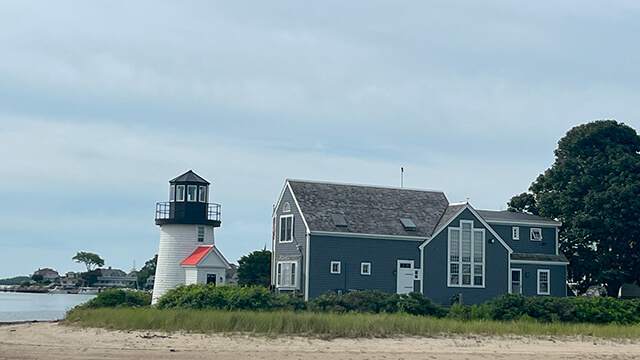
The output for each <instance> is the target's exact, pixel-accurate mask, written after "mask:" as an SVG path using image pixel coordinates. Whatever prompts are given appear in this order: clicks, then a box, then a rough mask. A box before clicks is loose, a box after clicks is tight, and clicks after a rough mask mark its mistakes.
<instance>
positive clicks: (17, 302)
mask: <svg viewBox="0 0 640 360" xmlns="http://www.w3.org/2000/svg"><path fill="white" fill-rule="evenodd" d="M94 297H95V295H78V294H31V293H16V292H0V323H2V322H13V321H34V320H37V321H51V320H60V319H62V318H64V316H65V314H66V313H67V311H68V310H70V309H71V308H73V307H74V306H76V305H79V304H82V303H83V302H86V301H88V300H90V299H92V298H94Z"/></svg>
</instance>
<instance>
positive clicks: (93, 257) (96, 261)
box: [71, 251, 104, 272]
mask: <svg viewBox="0 0 640 360" xmlns="http://www.w3.org/2000/svg"><path fill="white" fill-rule="evenodd" d="M71 259H72V260H73V261H75V262H77V263H82V264H84V265H85V266H86V267H87V272H90V271H92V270H95V269H96V268H99V267H101V266H104V259H102V258H101V257H100V256H99V255H98V254H95V253H91V252H85V251H79V252H78V253H77V254H76V255H75V256H74V257H72V258H71Z"/></svg>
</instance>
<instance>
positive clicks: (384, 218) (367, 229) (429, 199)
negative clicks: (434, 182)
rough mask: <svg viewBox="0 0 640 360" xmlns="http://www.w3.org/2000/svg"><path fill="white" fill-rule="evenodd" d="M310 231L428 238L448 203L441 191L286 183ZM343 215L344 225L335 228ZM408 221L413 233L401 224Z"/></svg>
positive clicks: (303, 182)
mask: <svg viewBox="0 0 640 360" xmlns="http://www.w3.org/2000/svg"><path fill="white" fill-rule="evenodd" d="M287 182H288V184H289V186H290V187H291V190H292V191H293V195H294V197H295V199H296V201H297V204H298V206H299V207H300V211H301V212H302V214H303V216H304V218H305V220H306V222H307V224H308V226H309V230H310V231H326V232H336V233H358V234H379V235H394V236H416V237H428V236H430V235H431V234H432V233H433V231H434V229H435V228H436V225H437V224H438V222H439V221H440V219H441V217H442V214H443V213H444V212H445V210H446V209H447V207H448V205H449V202H448V200H447V198H446V196H445V195H444V193H443V192H441V191H428V190H414V189H406V188H388V187H375V186H363V185H349V184H337V183H326V182H311V181H303V180H287ZM333 214H342V215H343V216H344V220H345V222H346V223H347V226H336V224H335V223H334V221H333V217H332V215H333ZM401 218H406V219H410V220H411V221H412V222H413V223H414V224H415V225H416V227H415V230H407V229H405V227H404V226H403V224H402V222H401V221H400V219H401Z"/></svg>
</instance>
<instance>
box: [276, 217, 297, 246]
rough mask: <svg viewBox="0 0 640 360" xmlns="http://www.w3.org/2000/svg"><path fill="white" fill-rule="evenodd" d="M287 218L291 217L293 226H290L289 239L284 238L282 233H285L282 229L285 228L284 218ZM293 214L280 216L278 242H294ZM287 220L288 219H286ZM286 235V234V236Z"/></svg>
mask: <svg viewBox="0 0 640 360" xmlns="http://www.w3.org/2000/svg"><path fill="white" fill-rule="evenodd" d="M285 219H291V227H290V228H289V239H285V240H283V239H282V235H283V234H284V232H283V231H282V230H283V229H282V228H283V220H285ZM293 220H294V219H293V214H288V215H281V216H280V221H279V222H278V242H280V243H291V242H293ZM285 221H287V220H285ZM285 237H286V236H285Z"/></svg>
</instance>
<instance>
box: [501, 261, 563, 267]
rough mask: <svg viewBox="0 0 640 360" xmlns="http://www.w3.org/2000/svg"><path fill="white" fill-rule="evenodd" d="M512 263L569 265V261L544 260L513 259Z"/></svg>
mask: <svg viewBox="0 0 640 360" xmlns="http://www.w3.org/2000/svg"><path fill="white" fill-rule="evenodd" d="M511 263H512V264H528V265H557V266H562V265H569V262H568V261H542V260H511Z"/></svg>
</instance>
